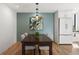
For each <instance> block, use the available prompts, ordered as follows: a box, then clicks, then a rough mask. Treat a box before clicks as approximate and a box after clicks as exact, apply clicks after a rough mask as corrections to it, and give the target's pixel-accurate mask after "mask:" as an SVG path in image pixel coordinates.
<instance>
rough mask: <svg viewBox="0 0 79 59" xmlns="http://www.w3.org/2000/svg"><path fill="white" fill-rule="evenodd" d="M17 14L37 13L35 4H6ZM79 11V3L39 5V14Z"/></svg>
mask: <svg viewBox="0 0 79 59" xmlns="http://www.w3.org/2000/svg"><path fill="white" fill-rule="evenodd" d="M6 5H8V6H9V7H10V8H12V9H14V10H16V11H17V12H35V9H36V5H35V4H34V3H8V4H6ZM75 8H76V9H79V3H39V12H55V11H57V10H72V9H75Z"/></svg>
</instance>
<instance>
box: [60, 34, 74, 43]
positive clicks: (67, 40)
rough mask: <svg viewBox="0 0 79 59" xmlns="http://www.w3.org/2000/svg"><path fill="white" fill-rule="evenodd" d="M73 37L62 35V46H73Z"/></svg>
mask: <svg viewBox="0 0 79 59" xmlns="http://www.w3.org/2000/svg"><path fill="white" fill-rule="evenodd" d="M72 39H73V36H72V35H71V34H70V35H61V36H60V44H72Z"/></svg>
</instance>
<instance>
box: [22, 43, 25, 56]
mask: <svg viewBox="0 0 79 59" xmlns="http://www.w3.org/2000/svg"><path fill="white" fill-rule="evenodd" d="M22 55H25V45H24V44H23V43H22Z"/></svg>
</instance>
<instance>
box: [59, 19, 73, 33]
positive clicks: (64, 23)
mask: <svg viewBox="0 0 79 59" xmlns="http://www.w3.org/2000/svg"><path fill="white" fill-rule="evenodd" d="M72 22H73V20H72V19H70V18H60V34H72V29H73V24H72Z"/></svg>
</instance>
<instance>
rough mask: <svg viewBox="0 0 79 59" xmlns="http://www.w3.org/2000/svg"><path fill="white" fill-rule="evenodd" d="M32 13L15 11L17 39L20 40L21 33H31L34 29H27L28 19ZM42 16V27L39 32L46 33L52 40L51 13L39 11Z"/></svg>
mask: <svg viewBox="0 0 79 59" xmlns="http://www.w3.org/2000/svg"><path fill="white" fill-rule="evenodd" d="M34 15H35V14H34V13H17V39H18V41H20V40H21V34H23V33H24V32H27V33H29V34H33V33H34V31H31V30H30V29H29V19H30V17H32V16H34ZM39 15H41V16H43V19H42V20H43V29H42V30H40V31H39V32H40V33H41V34H48V36H49V37H50V38H51V39H52V40H53V19H54V14H53V13H40V14H39Z"/></svg>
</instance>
